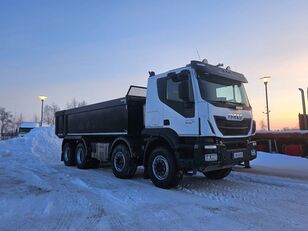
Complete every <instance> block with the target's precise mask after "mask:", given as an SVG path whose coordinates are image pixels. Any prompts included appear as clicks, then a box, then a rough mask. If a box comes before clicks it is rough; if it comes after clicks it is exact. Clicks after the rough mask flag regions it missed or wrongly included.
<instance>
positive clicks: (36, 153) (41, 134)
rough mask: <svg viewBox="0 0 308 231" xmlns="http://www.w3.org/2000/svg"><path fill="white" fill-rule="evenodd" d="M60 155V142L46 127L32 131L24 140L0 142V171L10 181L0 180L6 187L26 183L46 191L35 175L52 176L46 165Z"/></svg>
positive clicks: (53, 161)
mask: <svg viewBox="0 0 308 231" xmlns="http://www.w3.org/2000/svg"><path fill="white" fill-rule="evenodd" d="M60 153H61V140H60V139H59V138H57V137H56V136H55V134H54V129H53V128H50V127H49V128H48V127H43V128H35V129H33V130H31V131H30V132H29V133H28V134H27V135H25V136H24V137H17V138H13V139H10V140H6V141H1V142H0V158H1V162H0V171H1V172H3V173H4V174H3V175H6V173H10V174H8V175H10V176H11V179H1V176H0V179H1V181H2V182H4V181H5V182H6V184H13V183H14V182H30V184H32V186H36V187H40V188H49V187H48V185H47V184H46V183H45V182H44V180H42V179H41V178H40V177H39V176H38V174H36V172H37V173H38V172H39V173H45V174H50V173H52V170H51V169H50V168H49V167H48V165H47V164H53V163H57V162H59V161H60ZM12 174H13V175H12ZM5 182H4V183H5ZM10 182H11V183H10Z"/></svg>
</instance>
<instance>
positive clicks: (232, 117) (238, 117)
mask: <svg viewBox="0 0 308 231" xmlns="http://www.w3.org/2000/svg"><path fill="white" fill-rule="evenodd" d="M227 120H236V121H241V120H243V115H242V114H236V113H232V114H228V116H227Z"/></svg>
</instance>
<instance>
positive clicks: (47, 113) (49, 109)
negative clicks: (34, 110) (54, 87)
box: [43, 103, 60, 126]
mask: <svg viewBox="0 0 308 231" xmlns="http://www.w3.org/2000/svg"><path fill="white" fill-rule="evenodd" d="M56 111H60V107H59V106H58V105H57V104H55V103H52V104H51V105H46V106H45V107H44V116H43V120H44V123H46V124H49V125H52V126H53V125H55V113H56Z"/></svg>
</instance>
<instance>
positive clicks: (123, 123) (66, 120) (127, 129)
mask: <svg viewBox="0 0 308 231" xmlns="http://www.w3.org/2000/svg"><path fill="white" fill-rule="evenodd" d="M145 91H146V88H143V87H136V86H131V87H130V88H129V91H128V93H127V95H126V96H125V97H123V98H119V99H114V100H110V101H106V102H102V103H97V104H92V105H87V106H83V107H79V108H74V109H68V110H63V111H58V112H56V114H55V116H56V135H57V136H58V137H60V138H65V137H67V136H101V135H102V136H104V135H108V136H110V135H115V136H118V135H129V136H139V135H140V134H141V130H142V129H143V128H144V113H143V108H144V105H145Z"/></svg>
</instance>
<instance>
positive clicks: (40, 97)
mask: <svg viewBox="0 0 308 231" xmlns="http://www.w3.org/2000/svg"><path fill="white" fill-rule="evenodd" d="M38 98H39V99H40V100H41V101H42V108H41V124H40V126H41V127H42V125H43V108H44V100H46V99H47V96H44V95H40V96H39V97H38Z"/></svg>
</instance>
